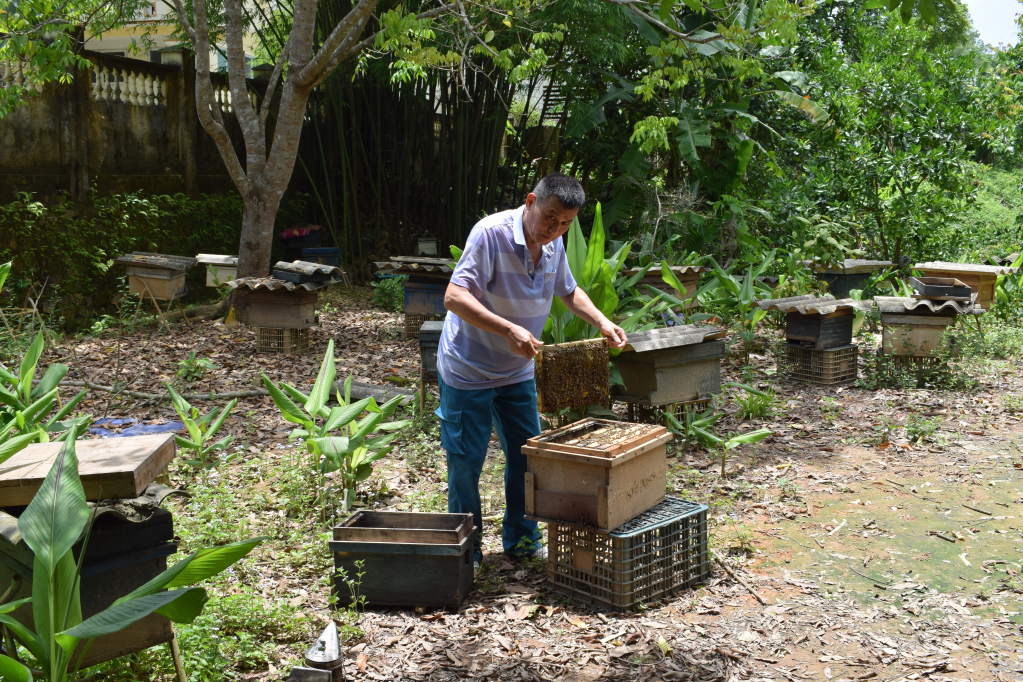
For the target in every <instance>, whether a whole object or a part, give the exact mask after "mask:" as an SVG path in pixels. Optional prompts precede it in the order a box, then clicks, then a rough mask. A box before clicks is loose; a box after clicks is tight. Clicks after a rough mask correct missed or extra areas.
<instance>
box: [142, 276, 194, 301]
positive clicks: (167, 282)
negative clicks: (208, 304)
mask: <svg viewBox="0 0 1023 682" xmlns="http://www.w3.org/2000/svg"><path fill="white" fill-rule="evenodd" d="M133 269H134V268H128V270H129V272H128V293H129V294H131V295H132V296H145V297H148V296H149V295H150V292H152V296H153V298H155V299H156V300H157V301H173V300H175V299H178V298H181V297H182V296H184V295H185V294H187V293H188V287H187V286H186V285H185V271H184V270H156V271H155V272H156V273H157V274H148V275H143V274H136V273H133V272H131V270H133ZM159 273H175V274H174V275H173V276H171V277H162V276H160V274H159ZM147 286H148V289H147V288H146V287H147Z"/></svg>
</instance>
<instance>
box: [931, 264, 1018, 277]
mask: <svg viewBox="0 0 1023 682" xmlns="http://www.w3.org/2000/svg"><path fill="white" fill-rule="evenodd" d="M913 269H914V270H935V271H938V272H986V273H989V274H992V275H1011V274H1012V273H1014V272H1016V271H1017V270H1019V268H1010V267H1008V266H1006V265H978V264H976V263H949V262H946V261H930V262H927V263H917V264H916V265H914V266H913Z"/></svg>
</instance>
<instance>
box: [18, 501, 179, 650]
mask: <svg viewBox="0 0 1023 682" xmlns="http://www.w3.org/2000/svg"><path fill="white" fill-rule="evenodd" d="M132 497H134V495H133V496H132ZM12 511H13V510H12ZM18 511H19V513H20V510H18ZM173 539H174V527H173V520H172V517H171V514H170V513H169V512H167V511H165V510H162V509H161V510H158V511H157V512H156V513H155V514H154V515H153V516H152V517H151V518H150V519H149V520H148V521H144V522H142V523H133V522H130V521H126V520H124V519H121V518H119V517H117V516H115V515H114V514H104V515H102V516H100V517H99V518H98V519H97V520H96V523H95V525H94V526H93V529H92V535H91V536H90V537H89V545H88V548H87V550H86V552H85V561H84V562H83V564H82V573H81V580H82V583H81V595H82V615H83V617H85V618H89V617H90V616H93V615H95V614H97V613H99V612H101V611H103V610H105V609H106V608H108V607H109V606H111V605H112V604H113V603H114V601H116V600H117V599H119V598H121V597H123V596H125V595H127V594H128V593H130V592H131V591H133V590H135V589H136V588H138V587H141V586H142V585H144V584H145V583H147V582H149V581H150V580H151V579H153V578H155V577H156V576H157V575H159V574H160V573H162V572H163V571H165V570H166V569H167V557H168V556H170V555H171V554H174V553H175V552H176V551H177V545H176V544H175V543H174V542H173ZM81 547H82V542H81V540H79V542H78V544H76V545H75V547H74V550H73V551H74V556H75V559H76V560H77V559H78V558H79V557H80V556H81ZM33 559H34V556H33V554H32V550H31V549H29V548H28V546H27V545H26V544H25V543H24V541H23V540H22V539H21V535H20V533H19V532H18V527H17V519H16V518H15V517H14V516H13V515H8V514H3V515H0V590H6V589H7V587H8V586H9V585H10V584H11V579H12V577H13V576H14V575H15V574H17V575H20V576H21V577H22V579H23V580H22V582H21V587H20V589H19V590H18V592H17V593H16V594H14V595H12V597H11V599H12V601H13V600H17V599H25V598H27V597H31V596H32V580H33V571H32V569H33ZM12 615H13V616H14V618H16V619H17V620H18V621H19V622H21V623H22V624H24V625H26V626H27V627H29V628H31V627H33V618H32V606H31V604H25V605H24V606H21V607H19V608H18V609H15V611H14V612H13V613H12ZM172 636H173V631H172V630H171V624H170V621H169V620H167V618H165V617H164V616H161V615H159V614H157V613H153V614H150V615H148V616H146V617H145V618H143V619H142V620H140V621H139V622H137V623H135V624H134V625H132V626H131V627H129V628H127V629H125V630H122V631H120V632H115V633H113V634H110V635H105V636H103V637H99V638H98V639H96V640H95V641H94V642H93V643H92V646H90V647H89V648H88V650H87V651H86V654H85V656H86V658H85V660H84V662H83V665H82V667H83V668H87V667H89V666H93V665H96V664H98V663H102V662H103V661H109V660H112V659H114V658H118V657H120V656H125V655H127V654H131V653H136V652H139V651H142V650H143V649H148V648H149V647H153V646H156V645H157V644H163V643H164V642H168V641H170V639H171V637H172ZM82 650H83V646H81V645H80V646H79V649H78V651H77V652H76V654H75V656H76V659H75V660H77V656H78V655H80V654H81V652H82Z"/></svg>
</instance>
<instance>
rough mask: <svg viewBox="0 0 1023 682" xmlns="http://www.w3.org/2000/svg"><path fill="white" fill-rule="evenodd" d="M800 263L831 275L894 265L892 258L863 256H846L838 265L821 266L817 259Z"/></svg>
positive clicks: (869, 270)
mask: <svg viewBox="0 0 1023 682" xmlns="http://www.w3.org/2000/svg"><path fill="white" fill-rule="evenodd" d="M800 263H802V264H803V265H805V266H807V267H808V268H810V269H811V270H816V271H817V272H823V273H825V274H829V275H859V274H863V273H866V272H873V271H874V270H877V269H878V268H886V267H889V266H891V265H892V262H891V261H890V260H865V259H861V258H846V259H845V260H844V261H842V262H841V264H840V265H839V266H838V267H821V266H820V265H818V264H817V262H816V261H812V260H804V261H800Z"/></svg>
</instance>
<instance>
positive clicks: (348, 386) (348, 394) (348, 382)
mask: <svg viewBox="0 0 1023 682" xmlns="http://www.w3.org/2000/svg"><path fill="white" fill-rule="evenodd" d="M455 251H458V255H455ZM451 254H452V255H454V256H455V258H461V257H462V250H461V249H459V248H458V247H457V246H454V245H452V247H451ZM351 402H352V375H351V374H349V375H348V378H347V379H345V405H348V404H349V403H351Z"/></svg>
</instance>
